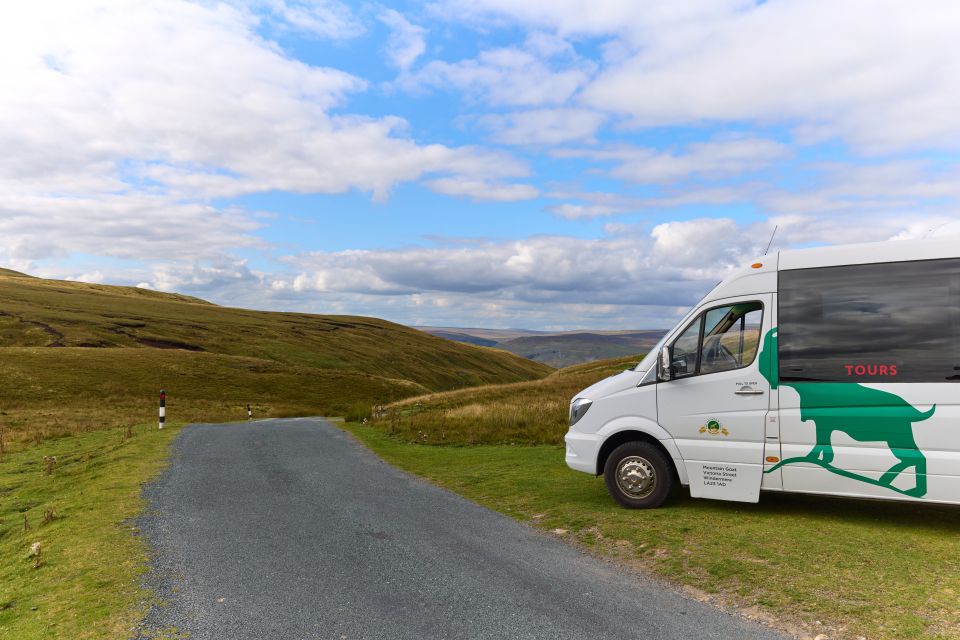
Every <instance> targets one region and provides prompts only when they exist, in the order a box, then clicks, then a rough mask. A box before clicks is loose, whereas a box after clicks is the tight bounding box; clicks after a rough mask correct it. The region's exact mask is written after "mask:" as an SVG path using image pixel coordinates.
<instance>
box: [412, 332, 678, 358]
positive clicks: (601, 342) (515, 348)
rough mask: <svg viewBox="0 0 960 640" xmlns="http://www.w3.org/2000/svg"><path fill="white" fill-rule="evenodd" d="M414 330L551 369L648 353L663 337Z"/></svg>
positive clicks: (636, 334)
mask: <svg viewBox="0 0 960 640" xmlns="http://www.w3.org/2000/svg"><path fill="white" fill-rule="evenodd" d="M417 328H418V329H420V330H421V331H426V332H427V333H429V334H431V335H435V336H440V337H443V338H447V339H448V340H457V341H459V342H466V343H471V344H483V345H486V346H490V347H497V348H498V349H503V350H504V351H509V352H510V353H515V354H517V355H518V356H523V357H524V358H527V359H529V360H533V361H535V362H542V363H544V364H547V365H550V366H551V367H569V366H571V365H575V364H580V363H583V362H593V361H595V360H605V359H608V358H619V357H621V356H626V355H631V354H634V353H640V352H645V351H649V350H650V349H651V348H652V347H653V346H654V345H655V344H656V343H657V342H658V341H659V340H660V338H661V337H662V336H663V334H664V331H663V330H662V329H641V330H636V331H563V332H547V331H524V330H521V329H472V328H453V327H417Z"/></svg>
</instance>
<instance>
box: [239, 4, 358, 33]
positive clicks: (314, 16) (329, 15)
mask: <svg viewBox="0 0 960 640" xmlns="http://www.w3.org/2000/svg"><path fill="white" fill-rule="evenodd" d="M234 4H236V5H237V6H238V7H239V8H241V9H243V8H251V9H254V10H260V11H261V12H263V13H265V14H266V15H267V16H268V17H269V19H271V21H273V22H275V23H277V24H278V25H280V26H282V27H287V28H290V29H295V30H297V31H302V32H305V33H308V34H311V35H313V36H316V37H320V38H331V39H335V40H340V39H345V38H353V37H356V36H358V35H360V34H361V33H363V31H364V29H363V25H362V24H361V23H360V20H359V19H358V18H357V17H356V16H355V15H353V12H351V11H350V8H349V7H348V6H347V5H345V4H344V3H343V2H339V1H338V0H238V1H236V2H234Z"/></svg>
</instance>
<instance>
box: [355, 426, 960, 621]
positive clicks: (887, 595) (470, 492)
mask: <svg viewBox="0 0 960 640" xmlns="http://www.w3.org/2000/svg"><path fill="white" fill-rule="evenodd" d="M346 428H347V429H348V430H349V431H350V432H352V433H353V434H355V435H356V436H357V437H358V438H359V439H360V440H361V441H362V442H363V443H364V444H366V445H367V446H368V447H370V448H371V449H372V450H373V451H374V452H376V453H377V454H379V455H380V456H382V457H383V458H385V459H386V460H388V461H389V462H391V463H393V464H396V465H397V466H399V467H401V468H404V469H406V470H408V471H410V472H412V473H414V474H417V475H420V476H423V477H425V478H428V479H430V480H432V481H434V482H436V483H437V484H439V485H441V486H444V487H447V488H449V489H451V490H453V491H456V492H458V493H460V494H463V495H464V496H466V497H468V498H470V499H472V500H475V501H477V502H479V503H481V504H483V505H486V506H488V507H490V508H492V509H495V510H497V511H500V512H502V513H505V514H507V515H509V516H512V517H514V518H517V519H518V520H521V521H524V522H527V523H529V524H531V525H533V526H534V527H536V528H538V529H541V530H544V531H557V530H560V531H562V533H560V534H555V535H561V536H562V537H563V538H565V539H567V540H569V541H571V542H574V543H576V544H579V545H582V546H583V547H585V548H586V549H588V550H590V551H591V552H593V553H595V554H597V555H600V556H602V557H612V558H615V559H618V560H619V561H621V562H623V563H624V564H626V565H632V566H634V567H635V568H639V569H641V570H645V571H652V572H655V573H657V574H659V575H661V576H664V577H666V578H668V579H670V580H672V581H675V582H676V583H678V584H680V585H684V586H685V587H686V588H688V589H690V590H691V592H694V590H695V594H696V595H697V596H698V597H701V598H703V599H709V600H711V601H713V602H716V603H719V604H721V605H725V606H730V607H736V608H738V609H741V610H743V611H745V612H748V613H750V614H751V615H758V616H762V617H765V618H770V619H772V620H774V621H776V623H777V624H778V625H780V626H781V627H785V628H787V629H789V630H791V631H794V632H798V633H802V634H806V635H808V637H813V636H815V635H818V634H821V633H823V634H826V635H827V636H828V637H829V638H831V640H836V639H838V638H857V637H859V636H865V637H867V638H870V639H871V640H874V639H890V640H904V639H910V638H923V639H932V638H960V600H958V598H960V509H956V508H946V507H942V508H941V507H931V506H927V505H911V504H902V503H882V502H865V501H854V500H840V499H836V500H830V499H822V498H813V497H805V496H790V495H772V494H771V495H767V494H764V496H763V498H762V500H761V502H760V504H757V505H751V504H740V503H731V502H717V501H708V500H694V499H691V498H689V497H678V498H675V499H673V500H672V501H671V502H669V503H668V504H667V506H665V507H664V508H661V509H655V510H648V511H631V510H626V509H622V508H620V507H618V506H616V505H615V504H614V502H613V500H612V499H611V498H610V497H609V495H608V494H607V492H606V488H605V486H604V484H603V481H602V479H598V478H592V477H590V476H588V475H584V474H581V473H577V472H574V471H571V470H570V469H568V468H567V467H566V465H565V464H564V462H563V449H562V448H560V447H557V446H503V445H501V446H447V447H438V446H423V445H419V444H414V443H410V442H404V441H401V440H398V439H397V438H396V437H391V436H390V435H389V434H388V433H385V432H384V431H383V430H382V429H380V428H377V427H371V426H359V425H355V424H353V425H350V424H348V425H347V427H346ZM816 621H820V622H821V624H820V625H817V624H815V623H816Z"/></svg>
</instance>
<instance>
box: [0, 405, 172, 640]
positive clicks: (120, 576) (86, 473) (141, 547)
mask: <svg viewBox="0 0 960 640" xmlns="http://www.w3.org/2000/svg"><path fill="white" fill-rule="evenodd" d="M177 431H178V428H177V427H176V426H175V425H171V426H170V427H168V428H166V429H164V430H163V431H159V430H157V429H156V427H155V426H154V425H152V424H151V425H149V426H145V425H141V426H138V427H132V428H131V429H130V431H129V432H128V431H127V430H126V429H109V430H100V431H95V432H91V433H86V434H83V435H78V436H72V437H67V438H57V439H51V440H48V441H46V442H43V443H42V444H41V445H39V446H36V447H32V448H30V449H28V450H25V451H18V452H15V453H7V454H5V455H4V456H2V460H0V639H2V640H33V639H38V640H39V639H40V638H43V639H47V638H65V639H66V638H69V639H70V640H86V639H94V638H97V639H100V638H104V639H106V638H129V637H131V629H132V628H133V627H134V625H135V624H136V623H137V622H138V621H139V620H140V618H141V617H142V615H143V613H145V611H146V606H147V597H148V596H149V594H148V593H146V592H145V591H144V590H143V589H141V587H140V577H141V574H142V572H143V571H144V570H145V568H146V561H147V549H146V545H145V544H144V543H143V542H142V541H141V540H140V539H139V538H137V537H136V536H135V535H133V526H134V525H133V524H132V521H131V519H132V518H134V517H136V516H137V515H138V514H139V513H140V511H141V510H142V508H143V502H142V500H141V498H140V488H141V484H142V483H143V482H145V481H146V480H148V479H149V478H151V477H152V476H154V475H155V474H157V473H158V472H159V471H160V470H161V469H162V467H163V465H164V464H165V458H166V452H167V445H168V444H169V443H170V441H171V440H172V439H173V437H174V436H175V435H176V433H177ZM45 457H46V458H47V460H49V459H50V457H56V463H55V465H54V466H52V467H51V469H50V473H49V475H48V474H47V468H46V465H45V464H44V458H45ZM25 519H26V522H27V523H28V525H29V529H27V530H25V529H24V522H25ZM35 542H39V543H40V557H39V562H38V559H37V558H36V557H29V552H30V548H31V546H32V545H33V544H34V543H35Z"/></svg>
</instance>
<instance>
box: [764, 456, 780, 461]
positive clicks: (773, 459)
mask: <svg viewBox="0 0 960 640" xmlns="http://www.w3.org/2000/svg"><path fill="white" fill-rule="evenodd" d="M767 462H780V458H778V457H777V456H767Z"/></svg>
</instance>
